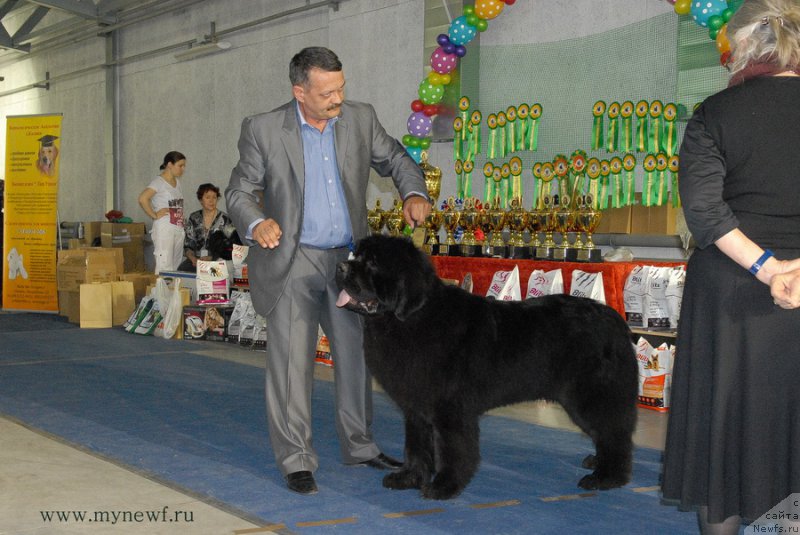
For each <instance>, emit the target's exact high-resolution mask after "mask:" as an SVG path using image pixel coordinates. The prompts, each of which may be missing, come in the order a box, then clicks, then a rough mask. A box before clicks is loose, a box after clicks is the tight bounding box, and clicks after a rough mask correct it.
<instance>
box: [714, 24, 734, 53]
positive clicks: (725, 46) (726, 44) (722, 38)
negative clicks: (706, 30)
mask: <svg viewBox="0 0 800 535" xmlns="http://www.w3.org/2000/svg"><path fill="white" fill-rule="evenodd" d="M716 41H717V50H719V53H720V54H724V53H725V52H730V49H731V42H730V41H729V40H728V23H725V24H724V25H723V26H722V28H720V29H719V32H717V39H716Z"/></svg>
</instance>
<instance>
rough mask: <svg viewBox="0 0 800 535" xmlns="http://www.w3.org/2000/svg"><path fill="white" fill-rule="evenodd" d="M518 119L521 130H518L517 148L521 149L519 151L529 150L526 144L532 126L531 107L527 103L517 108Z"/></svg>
mask: <svg viewBox="0 0 800 535" xmlns="http://www.w3.org/2000/svg"><path fill="white" fill-rule="evenodd" d="M517 119H518V120H519V128H517V147H519V150H529V149H528V147H527V144H526V142H525V136H526V134H527V132H528V129H529V128H530V126H531V125H530V120H531V107H530V106H528V105H527V104H525V103H522V104H520V105H519V106H517Z"/></svg>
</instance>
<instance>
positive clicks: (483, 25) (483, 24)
mask: <svg viewBox="0 0 800 535" xmlns="http://www.w3.org/2000/svg"><path fill="white" fill-rule="evenodd" d="M488 27H489V21H487V20H484V19H478V22H477V23H476V24H475V29H476V30H478V31H479V32H485V31H486V29H487V28H488Z"/></svg>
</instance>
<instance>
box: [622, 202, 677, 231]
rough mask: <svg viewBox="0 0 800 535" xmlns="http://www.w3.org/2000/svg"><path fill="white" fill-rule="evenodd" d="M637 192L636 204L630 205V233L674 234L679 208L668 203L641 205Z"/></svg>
mask: <svg viewBox="0 0 800 535" xmlns="http://www.w3.org/2000/svg"><path fill="white" fill-rule="evenodd" d="M641 202H642V199H641V195H640V194H639V193H637V194H636V203H637V204H636V205H635V206H632V207H631V234H663V235H674V234H675V233H676V228H675V225H676V222H677V220H678V213H679V212H680V210H681V208H674V207H673V206H672V204H671V202H670V204H664V205H662V206H642V205H641Z"/></svg>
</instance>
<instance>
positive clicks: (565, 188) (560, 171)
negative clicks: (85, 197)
mask: <svg viewBox="0 0 800 535" xmlns="http://www.w3.org/2000/svg"><path fill="white" fill-rule="evenodd" d="M553 172H554V173H555V175H556V178H557V179H558V194H559V196H560V197H561V198H562V199H563V198H564V196H565V195H566V196H569V193H570V187H569V160H567V157H566V156H564V155H563V154H556V155H555V157H554V158H553ZM570 198H571V197H570Z"/></svg>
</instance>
